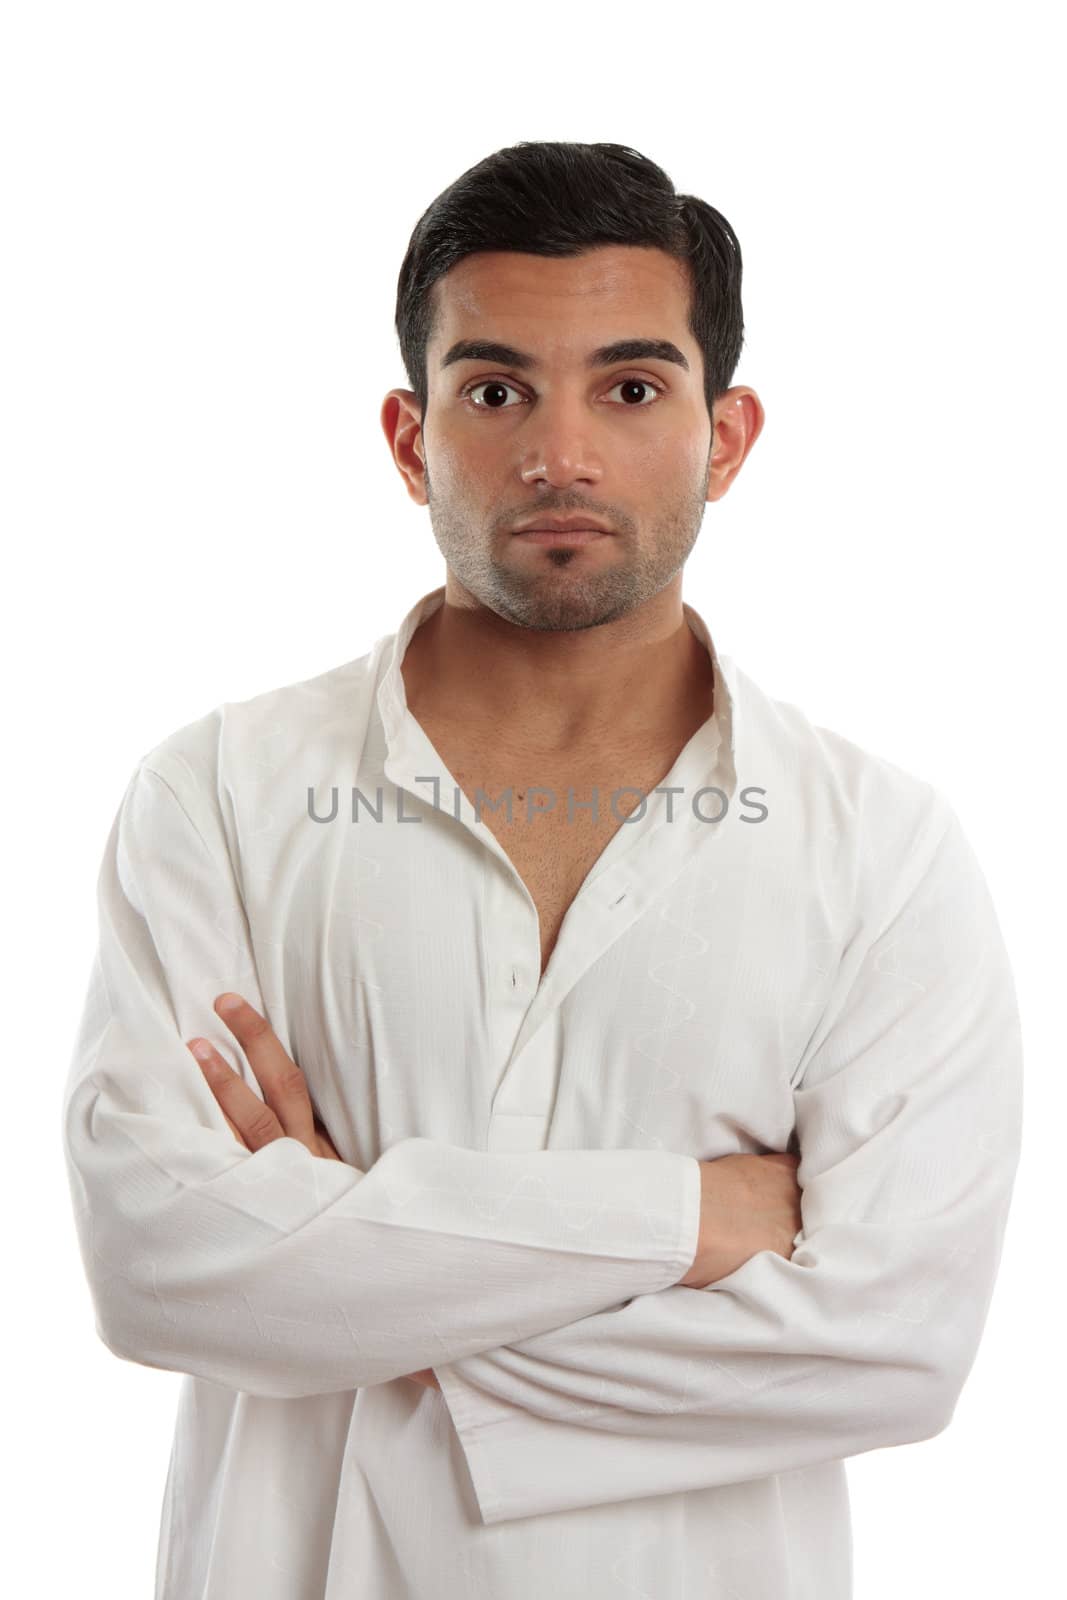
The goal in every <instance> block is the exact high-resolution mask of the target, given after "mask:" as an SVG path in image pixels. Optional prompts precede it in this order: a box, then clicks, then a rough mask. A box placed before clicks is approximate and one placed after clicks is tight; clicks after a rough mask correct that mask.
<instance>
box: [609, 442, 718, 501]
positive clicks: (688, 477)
mask: <svg viewBox="0 0 1067 1600" xmlns="http://www.w3.org/2000/svg"><path fill="white" fill-rule="evenodd" d="M634 432H635V434H636V432H637V430H636V429H635V430H634ZM710 446H711V428H710V425H709V427H708V431H707V435H706V436H704V437H702V436H701V435H700V434H699V433H698V432H697V431H696V430H694V431H693V432H692V433H684V434H681V433H679V432H678V430H677V429H676V428H666V427H662V428H657V429H653V428H649V429H647V430H645V431H644V432H643V433H642V434H641V436H640V437H636V438H632V439H631V440H630V442H629V444H628V447H627V449H626V451H625V452H624V453H623V455H622V456H621V457H620V460H619V468H620V470H621V471H622V472H623V473H625V475H626V478H627V481H628V482H630V483H632V484H633V486H634V489H635V490H637V491H638V492H640V490H641V488H642V486H644V487H646V488H651V487H653V486H655V487H656V488H658V489H660V490H663V491H665V492H667V493H668V494H672V493H673V494H674V495H677V494H678V493H679V492H680V491H682V490H684V489H685V488H686V486H687V485H688V484H689V483H691V482H694V481H695V480H697V479H699V478H701V477H702V475H703V472H704V465H705V462H706V461H707V458H708V450H709V448H710Z"/></svg>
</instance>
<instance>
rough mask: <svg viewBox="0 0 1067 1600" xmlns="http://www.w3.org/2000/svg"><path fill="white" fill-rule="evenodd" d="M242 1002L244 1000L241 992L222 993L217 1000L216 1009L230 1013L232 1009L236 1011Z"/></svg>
mask: <svg viewBox="0 0 1067 1600" xmlns="http://www.w3.org/2000/svg"><path fill="white" fill-rule="evenodd" d="M242 1004H243V1001H242V1000H241V996H240V995H239V994H224V995H221V996H220V998H219V999H218V1000H216V1002H215V1010H216V1011H222V1012H226V1013H229V1012H231V1011H236V1010H237V1009H238V1007H239V1006H241V1005H242Z"/></svg>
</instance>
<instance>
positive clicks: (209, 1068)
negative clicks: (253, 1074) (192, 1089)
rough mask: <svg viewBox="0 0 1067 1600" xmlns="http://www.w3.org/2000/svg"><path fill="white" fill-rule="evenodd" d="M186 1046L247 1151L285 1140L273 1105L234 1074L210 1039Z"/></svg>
mask: <svg viewBox="0 0 1067 1600" xmlns="http://www.w3.org/2000/svg"><path fill="white" fill-rule="evenodd" d="M186 1043H187V1044H188V1047H189V1049H190V1051H191V1052H192V1054H193V1057H194V1059H195V1060H196V1062H197V1064H198V1066H199V1068H200V1070H201V1072H202V1073H203V1074H204V1078H205V1080H206V1082H207V1085H208V1088H209V1089H210V1090H211V1092H212V1094H213V1095H214V1096H215V1099H216V1100H217V1101H218V1103H219V1105H220V1107H221V1109H222V1114H223V1116H224V1117H225V1118H226V1123H227V1126H228V1127H229V1129H230V1131H231V1133H232V1134H233V1136H234V1138H235V1139H238V1140H240V1142H241V1144H243V1145H244V1147H245V1149H246V1150H260V1149H262V1148H263V1146H264V1145H266V1144H272V1143H273V1142H274V1140H275V1139H283V1138H284V1137H285V1129H284V1128H283V1127H282V1125H281V1123H280V1122H279V1121H278V1118H277V1117H276V1116H275V1115H274V1112H273V1111H272V1110H271V1108H270V1106H267V1105H264V1103H263V1101H262V1100H261V1099H260V1098H259V1096H258V1095H257V1094H256V1093H255V1092H254V1090H252V1089H250V1088H249V1086H248V1084H247V1083H246V1082H245V1081H244V1079H243V1078H242V1077H241V1074H240V1073H239V1072H234V1070H233V1068H232V1067H231V1066H230V1065H229V1063H228V1062H227V1061H224V1060H223V1058H222V1056H221V1055H220V1054H219V1052H218V1051H217V1050H216V1049H215V1048H214V1046H213V1045H212V1044H211V1043H210V1042H209V1041H208V1040H207V1039H189V1040H187V1041H186Z"/></svg>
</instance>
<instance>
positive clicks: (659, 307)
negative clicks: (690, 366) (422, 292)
mask: <svg viewBox="0 0 1067 1600" xmlns="http://www.w3.org/2000/svg"><path fill="white" fill-rule="evenodd" d="M690 296H691V289H690V279H689V271H688V268H687V266H686V264H685V263H684V262H682V261H678V260H676V259H675V258H674V257H673V256H669V255H668V254H667V253H666V252H665V251H663V250H657V249H653V248H649V247H645V246H639V245H598V246H596V247H594V248H592V249H590V250H583V251H582V253H581V254H580V255H576V256H537V255H527V254H525V253H523V252H519V251H511V250H492V251H479V252H478V253H477V254H475V255H471V256H465V257H464V258H463V260H462V261H459V262H457V263H456V265H455V266H454V267H453V268H452V269H451V270H450V271H449V272H447V273H445V275H444V277H442V278H439V279H438V280H437V282H436V284H435V285H434V319H433V333H432V335H431V339H430V344H431V346H433V347H435V348H447V346H449V345H450V344H452V343H453V341H455V340H457V339H465V338H466V339H469V338H474V337H476V336H483V337H489V336H492V337H494V338H498V339H500V338H504V337H505V336H507V335H512V334H516V335H517V332H518V330H519V329H520V328H525V329H526V330H527V331H526V333H525V335H524V337H525V339H526V343H527V347H529V345H530V342H531V339H536V341H537V343H538V344H539V345H541V346H544V345H547V344H552V343H555V342H557V341H559V342H566V343H570V342H572V341H577V342H580V343H581V344H583V345H584V344H587V343H599V342H600V337H599V336H600V334H601V333H604V332H605V331H610V329H611V328H613V327H616V325H617V328H618V331H620V332H622V333H624V334H625V335H626V336H627V337H634V336H639V335H641V334H644V333H646V332H647V333H649V334H652V335H653V336H655V337H657V338H662V337H670V338H673V339H675V341H676V342H677V343H679V344H681V343H682V340H683V339H684V338H685V337H686V336H687V334H688V330H687V319H688V315H689V302H690ZM594 330H595V336H594ZM688 337H689V339H690V341H692V335H688ZM515 342H516V343H518V342H519V341H518V338H517V337H516V339H515Z"/></svg>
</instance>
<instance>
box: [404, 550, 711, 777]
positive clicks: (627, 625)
mask: <svg viewBox="0 0 1067 1600" xmlns="http://www.w3.org/2000/svg"><path fill="white" fill-rule="evenodd" d="M401 674H402V676H403V679H404V689H405V694H406V697H407V703H408V707H409V709H410V711H411V713H412V715H413V716H415V717H416V718H418V717H419V716H420V714H422V715H425V716H427V717H433V718H434V719H435V720H436V721H438V722H447V723H448V724H449V725H454V726H456V727H462V728H464V729H465V730H467V731H468V732H470V733H478V732H479V731H484V732H486V733H487V734H489V733H492V735H493V736H494V737H495V738H496V739H498V740H500V741H502V742H504V743H506V744H508V745H509V746H513V747H520V748H521V749H522V750H523V751H526V752H533V751H536V752H538V753H541V754H545V755H566V754H567V753H568V752H569V751H571V750H578V749H581V750H582V751H583V752H585V753H586V754H588V752H589V751H590V749H594V750H609V749H621V748H623V747H625V746H626V745H628V744H630V743H633V742H638V743H640V742H645V741H652V742H653V743H658V742H660V741H662V740H664V739H667V740H670V739H671V738H673V737H674V736H675V735H676V734H677V732H678V730H679V729H688V730H690V731H695V729H696V728H697V727H699V726H700V724H701V723H702V722H704V721H706V719H707V718H708V717H709V716H710V715H711V712H712V704H713V695H712V677H713V669H712V662H711V657H710V655H709V653H708V651H707V649H706V647H705V646H704V645H703V644H702V643H701V641H700V640H699V639H697V638H696V636H695V635H694V634H693V632H692V630H691V628H690V627H689V624H688V623H687V621H686V619H685V615H684V612H683V610H682V597H681V585H680V578H679V580H677V581H676V582H674V583H671V584H668V585H667V588H666V589H665V590H663V591H661V592H660V594H658V595H655V596H654V597H653V599H652V600H651V601H649V602H647V603H646V604H645V605H643V606H640V607H638V608H637V609H636V610H635V611H633V612H631V613H630V614H628V615H627V616H625V617H620V618H619V619H618V620H616V621H615V622H609V623H604V624H603V625H602V626H600V627H596V628H584V629H579V630H576V631H572V632H549V631H541V630H537V629H532V628H523V627H521V626H518V625H516V624H514V623H511V622H507V621H506V620H504V619H503V618H501V617H499V616H498V615H497V614H496V613H495V612H493V611H490V610H489V608H488V607H485V606H481V605H479V604H477V603H474V604H466V603H463V601H462V600H460V601H456V600H454V599H450V596H449V593H448V590H447V587H446V592H445V597H444V601H443V603H442V605H441V606H439V607H438V609H437V610H436V611H435V612H434V613H433V614H432V615H431V616H430V617H429V618H427V620H426V621H425V622H424V623H423V624H422V625H421V626H420V627H419V628H417V629H416V631H415V633H414V634H413V635H412V638H411V640H410V642H409V644H408V648H407V651H406V652H405V655H404V659H403V662H402V663H401Z"/></svg>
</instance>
